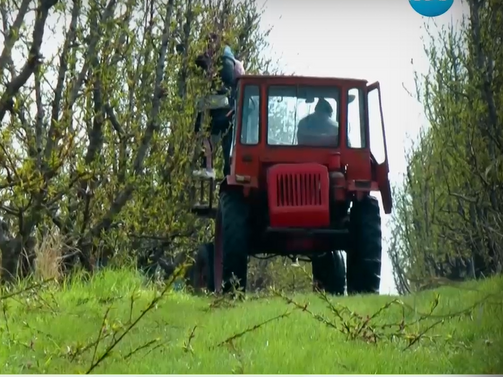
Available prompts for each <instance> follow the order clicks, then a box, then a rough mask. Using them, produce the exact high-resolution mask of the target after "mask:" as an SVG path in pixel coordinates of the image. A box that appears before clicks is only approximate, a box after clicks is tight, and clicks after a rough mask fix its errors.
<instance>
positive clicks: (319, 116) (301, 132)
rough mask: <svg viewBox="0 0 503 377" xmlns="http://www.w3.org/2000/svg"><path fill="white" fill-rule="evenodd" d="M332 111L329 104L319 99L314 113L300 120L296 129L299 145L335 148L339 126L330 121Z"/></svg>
mask: <svg viewBox="0 0 503 377" xmlns="http://www.w3.org/2000/svg"><path fill="white" fill-rule="evenodd" d="M333 112H334V110H333V108H332V106H331V105H330V103H328V101H327V100H326V99H324V98H320V99H319V100H318V103H317V104H316V106H315V108H314V113H312V114H309V115H307V116H306V117H305V118H303V119H301V120H300V122H299V125H298V129H297V141H298V143H299V144H300V145H310V146H317V147H322V146H327V147H328V146H335V145H337V144H338V141H339V140H338V139H339V124H338V123H337V122H336V121H334V120H332V119H331V118H332V114H333Z"/></svg>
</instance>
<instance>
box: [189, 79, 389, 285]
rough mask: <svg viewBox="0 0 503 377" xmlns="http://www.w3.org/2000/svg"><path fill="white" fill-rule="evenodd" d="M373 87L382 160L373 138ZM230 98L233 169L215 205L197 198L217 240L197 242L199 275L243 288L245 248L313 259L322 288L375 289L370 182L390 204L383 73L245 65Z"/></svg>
mask: <svg viewBox="0 0 503 377" xmlns="http://www.w3.org/2000/svg"><path fill="white" fill-rule="evenodd" d="M371 93H373V94H374V95H375V97H376V98H377V99H376V101H375V102H376V103H374V104H373V105H374V106H377V107H376V108H377V113H378V114H377V118H374V119H377V123H378V128H379V129H378V131H379V132H380V133H381V132H382V142H381V144H382V145H381V147H382V148H383V151H384V152H383V155H384V158H383V161H382V162H381V163H378V162H377V160H376V158H375V157H374V154H373V153H371V148H370V144H371V140H370V129H371V127H375V126H374V125H371V127H369V106H370V105H371V104H370V103H369V98H370V94H371ZM236 99H237V100H236V108H235V111H234V127H233V135H232V149H231V152H230V166H231V169H230V174H229V175H227V177H225V179H223V181H222V182H221V183H220V184H219V200H218V205H217V208H213V206H212V203H211V200H210V203H209V204H208V205H205V206H199V207H195V208H194V212H196V213H199V214H200V215H208V214H210V213H213V214H212V215H211V216H212V217H213V216H214V217H215V218H216V224H215V239H214V243H213V244H206V245H205V246H203V250H205V253H206V254H207V256H208V258H206V259H205V260H206V262H207V266H208V267H209V268H207V279H205V280H206V282H204V283H201V284H206V285H207V287H208V289H211V290H216V291H220V290H221V289H222V290H223V292H224V293H225V292H229V291H230V290H231V289H235V287H236V285H235V284H236V282H237V283H238V285H239V286H240V287H241V288H243V289H245V288H246V278H247V265H248V258H249V256H254V255H263V254H269V255H270V254H274V255H282V256H289V257H290V258H298V257H300V258H306V259H308V260H310V261H311V262H312V271H313V280H314V283H315V285H317V287H319V288H321V289H324V290H325V291H327V292H328V293H331V294H344V292H345V288H346V286H347V292H348V294H360V293H376V292H378V291H379V285H380V272H381V253H382V246H381V217H380V210H379V204H378V201H377V199H376V198H374V197H373V196H370V192H371V191H380V192H381V197H382V203H383V207H384V212H385V213H386V214H389V213H390V212H391V208H392V198H391V190H390V183H389V180H388V161H387V151H386V142H385V136H384V135H385V134H384V122H383V117H382V107H381V96H380V89H379V83H377V82H376V83H374V84H371V85H368V84H367V81H365V80H357V79H341V78H315V77H298V76H251V75H248V76H243V77H242V78H240V80H239V83H238V90H237V97H236ZM321 102H323V103H324V104H325V105H326V104H327V103H329V104H330V106H329V107H330V108H331V109H332V112H333V114H331V117H325V118H323V117H321V118H317V117H316V116H311V117H308V119H306V120H303V119H304V118H305V117H306V116H307V115H309V114H313V113H316V112H317V109H316V110H313V109H314V108H315V105H316V104H317V103H321ZM374 115H375V114H374ZM327 118H330V119H329V120H328V121H327ZM317 121H319V122H329V125H331V126H332V127H334V128H331V129H330V130H329V131H330V132H328V131H326V127H325V128H323V127H317V124H316V122H317ZM302 122H303V123H304V126H302V127H303V132H304V131H306V130H307V131H309V130H312V132H311V133H310V134H309V135H307V136H306V135H303V136H302V139H303V141H302V143H301V142H300V139H301V137H300V136H301V135H300V132H301V131H302V130H301V129H300V127H299V123H302ZM308 123H310V124H308ZM306 124H307V126H306ZM334 129H335V130H336V132H335V133H334V132H333V131H334ZM324 130H325V131H324ZM327 132H328V133H327ZM210 191H211V193H212V191H213V183H212V184H211V187H210ZM210 196H211V195H210ZM342 250H343V251H345V252H346V255H347V257H346V265H347V270H346V266H345V264H344V259H343V258H342V254H341V252H340V251H342ZM201 281H203V280H201Z"/></svg>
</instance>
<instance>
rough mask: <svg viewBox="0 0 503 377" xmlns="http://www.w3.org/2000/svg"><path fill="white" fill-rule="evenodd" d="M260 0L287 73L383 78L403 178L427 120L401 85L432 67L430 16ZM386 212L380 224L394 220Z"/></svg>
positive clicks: (386, 289)
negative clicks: (411, 142) (410, 147)
mask: <svg viewBox="0 0 503 377" xmlns="http://www.w3.org/2000/svg"><path fill="white" fill-rule="evenodd" d="M259 1H261V4H265V7H266V8H265V14H264V17H263V18H262V25H263V27H264V28H267V27H268V26H270V25H273V30H272V32H271V34H270V38H269V41H270V43H271V51H273V52H274V55H275V56H276V57H278V58H280V66H281V67H282V68H283V69H284V70H285V71H286V73H294V72H295V73H296V74H300V75H306V76H307V75H312V76H338V77H355V78H363V79H367V80H368V81H369V82H374V81H379V82H380V83H381V93H382V97H383V98H382V101H383V112H384V122H385V126H386V133H387V135H386V136H387V144H388V158H389V163H390V179H391V180H392V182H393V183H398V182H399V181H400V173H402V172H405V168H406V162H405V157H404V149H405V147H406V145H407V138H408V137H407V135H411V136H414V135H416V133H417V132H418V130H419V129H420V128H421V126H422V125H425V124H426V122H425V120H424V118H423V116H422V109H421V106H420V105H419V104H418V103H417V101H416V100H414V99H412V98H410V96H409V95H408V94H407V92H406V91H405V90H404V89H403V87H402V84H404V85H405V87H407V88H408V89H409V90H413V89H414V78H413V70H414V69H416V70H418V71H422V72H426V71H427V69H428V61H427V59H426V57H425V54H424V50H423V43H422V41H421V37H422V36H424V35H425V32H424V30H423V29H422V25H423V23H424V21H425V18H423V17H421V16H420V15H418V14H417V13H415V12H414V10H413V9H412V8H411V6H410V4H409V0H401V1H397V0H373V1H372V0H346V1H341V0H339V1H336V0H331V1H330V0H311V1H309V2H308V1H292V0H269V1H267V3H266V1H265V0H259ZM465 8H466V5H465V4H462V3H461V1H460V0H455V1H454V5H453V7H452V8H451V9H450V10H449V11H448V12H447V13H445V14H444V15H442V16H440V17H437V18H435V22H436V23H437V24H438V25H442V24H448V23H450V22H452V21H454V22H456V21H457V20H459V19H460V18H461V16H462V15H463V14H466V9H465ZM411 59H413V62H414V66H412V65H411ZM381 211H382V207H381ZM382 215H383V222H386V221H388V220H389V216H387V215H384V212H382ZM383 235H384V237H385V238H386V237H389V230H388V229H386V228H384V229H383ZM384 247H385V248H386V243H384ZM384 254H385V255H383V267H382V273H381V275H382V281H381V293H383V294H387V293H395V292H396V289H395V285H394V281H393V275H392V267H391V262H390V260H389V257H388V255H387V254H386V253H384Z"/></svg>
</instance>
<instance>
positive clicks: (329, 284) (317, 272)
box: [312, 251, 346, 296]
mask: <svg viewBox="0 0 503 377" xmlns="http://www.w3.org/2000/svg"><path fill="white" fill-rule="evenodd" d="M312 267H313V285H314V287H315V289H316V288H318V289H321V290H324V291H325V292H327V293H329V294H332V295H338V296H343V295H344V289H345V286H346V268H345V266H344V258H343V257H342V254H341V252H340V251H335V252H328V253H325V254H324V255H321V256H319V257H314V258H313V260H312Z"/></svg>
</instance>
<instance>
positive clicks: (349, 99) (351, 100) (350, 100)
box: [348, 94, 356, 104]
mask: <svg viewBox="0 0 503 377" xmlns="http://www.w3.org/2000/svg"><path fill="white" fill-rule="evenodd" d="M355 98H356V96H355V95H354V94H350V95H348V104H349V103H351V102H353V101H354V100H355Z"/></svg>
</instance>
